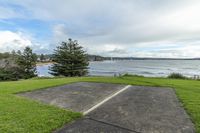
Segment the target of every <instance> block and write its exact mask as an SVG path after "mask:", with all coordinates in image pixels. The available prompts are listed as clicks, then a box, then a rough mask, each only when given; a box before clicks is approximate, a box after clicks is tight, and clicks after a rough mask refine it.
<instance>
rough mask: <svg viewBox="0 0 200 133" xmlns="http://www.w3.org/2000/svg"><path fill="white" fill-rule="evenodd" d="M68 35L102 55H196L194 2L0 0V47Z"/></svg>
mask: <svg viewBox="0 0 200 133" xmlns="http://www.w3.org/2000/svg"><path fill="white" fill-rule="evenodd" d="M68 38H72V39H74V40H78V42H79V44H80V45H82V46H83V47H84V49H85V50H86V51H87V52H88V53H89V54H96V55H102V56H118V57H119V56H122V57H127V56H128V57H162V58H196V57H200V1H199V0H39V1H37V0H0V52H7V51H11V50H22V49H23V48H24V47H25V46H30V47H31V48H33V50H34V52H36V53H38V54H41V53H44V54H49V53H52V52H53V49H54V48H55V47H56V46H58V45H59V44H60V42H62V41H67V40H68Z"/></svg>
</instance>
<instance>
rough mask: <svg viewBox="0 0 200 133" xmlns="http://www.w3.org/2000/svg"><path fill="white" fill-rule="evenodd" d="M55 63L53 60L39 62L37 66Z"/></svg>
mask: <svg viewBox="0 0 200 133" xmlns="http://www.w3.org/2000/svg"><path fill="white" fill-rule="evenodd" d="M50 64H53V62H37V63H36V66H43V65H50Z"/></svg>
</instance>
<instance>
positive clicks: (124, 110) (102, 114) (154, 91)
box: [20, 83, 195, 133]
mask: <svg viewBox="0 0 200 133" xmlns="http://www.w3.org/2000/svg"><path fill="white" fill-rule="evenodd" d="M20 95H23V96H26V97H30V98H33V99H36V100H40V101H43V102H45V103H50V104H55V105H57V106H59V107H64V108H68V109H71V110H74V111H80V112H83V113H84V114H85V117H84V118H82V119H79V120H77V121H74V122H72V123H70V124H67V125H66V126H65V127H63V128H61V129H59V130H57V131H55V132H57V133H194V132H195V131H194V126H193V124H192V122H191V120H190V118H189V116H188V115H187V114H186V112H185V111H184V109H183V108H182V107H181V104H180V103H179V101H178V99H177V98H176V95H175V93H174V91H173V89H171V88H159V87H143V86H126V85H116V84H104V83H75V84H70V85H65V86H62V87H54V88H49V89H45V90H37V91H33V92H27V93H23V94H20ZM85 112H86V113H85Z"/></svg>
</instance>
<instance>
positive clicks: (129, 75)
mask: <svg viewBox="0 0 200 133" xmlns="http://www.w3.org/2000/svg"><path fill="white" fill-rule="evenodd" d="M122 77H144V76H142V75H136V74H129V73H125V74H124V75H122Z"/></svg>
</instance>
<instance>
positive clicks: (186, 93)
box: [0, 76, 200, 133]
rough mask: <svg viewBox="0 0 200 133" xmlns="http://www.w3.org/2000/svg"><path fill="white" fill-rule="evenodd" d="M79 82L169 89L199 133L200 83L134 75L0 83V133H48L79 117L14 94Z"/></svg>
mask: <svg viewBox="0 0 200 133" xmlns="http://www.w3.org/2000/svg"><path fill="white" fill-rule="evenodd" d="M78 81H90V82H109V83H121V84H132V85H146V86H167V87H172V88H174V89H175V91H176V94H177V96H178V98H179V99H180V101H181V102H182V103H183V106H184V108H185V109H186V110H187V112H188V113H189V115H190V116H191V118H192V120H193V122H194V123H195V127H196V129H197V133H200V81H194V80H175V79H162V78H145V77H137V76H134V77H132V76H126V77H118V78H112V77H85V78H57V79H34V80H33V79H32V80H23V81H15V82H0V132H19V133H23V132H24V133H25V132H35V133H37V132H50V131H52V130H55V129H56V128H59V127H61V126H62V125H64V124H65V123H67V122H69V121H71V120H74V119H76V118H79V117H80V116H81V114H79V113H74V112H70V111H66V110H63V109H60V108H57V107H54V106H49V105H45V104H42V103H38V102H35V101H32V100H29V99H25V98H21V97H18V96H16V95H15V93H19V92H23V91H31V90H35V89H40V88H47V87H50V86H58V85H62V84H67V83H72V82H78Z"/></svg>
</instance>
